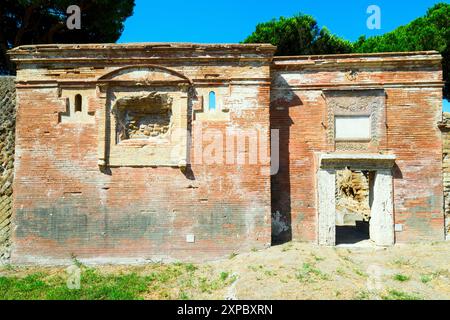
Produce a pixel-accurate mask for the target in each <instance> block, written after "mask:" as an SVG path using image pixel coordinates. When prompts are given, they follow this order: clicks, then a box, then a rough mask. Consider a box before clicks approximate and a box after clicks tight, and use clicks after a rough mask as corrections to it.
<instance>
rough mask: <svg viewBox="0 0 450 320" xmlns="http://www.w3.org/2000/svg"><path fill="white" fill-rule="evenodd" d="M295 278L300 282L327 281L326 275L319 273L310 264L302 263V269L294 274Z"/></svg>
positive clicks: (318, 270)
mask: <svg viewBox="0 0 450 320" xmlns="http://www.w3.org/2000/svg"><path fill="white" fill-rule="evenodd" d="M296 278H297V279H298V280H300V281H301V282H313V281H315V280H329V277H328V275H327V274H325V273H323V272H322V271H320V269H318V268H316V267H315V266H314V265H312V264H310V263H304V264H303V266H302V268H301V269H300V270H299V272H298V273H297V274H296Z"/></svg>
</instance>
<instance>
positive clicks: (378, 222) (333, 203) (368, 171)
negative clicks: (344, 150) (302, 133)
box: [317, 154, 395, 246]
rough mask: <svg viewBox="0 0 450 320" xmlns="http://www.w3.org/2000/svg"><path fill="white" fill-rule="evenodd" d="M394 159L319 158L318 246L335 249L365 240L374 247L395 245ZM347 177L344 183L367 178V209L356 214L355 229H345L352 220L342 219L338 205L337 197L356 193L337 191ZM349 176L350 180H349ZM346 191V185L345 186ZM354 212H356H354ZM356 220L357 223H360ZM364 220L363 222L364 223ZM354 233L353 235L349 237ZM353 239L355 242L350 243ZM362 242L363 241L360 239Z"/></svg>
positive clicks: (360, 156) (361, 156)
mask: <svg viewBox="0 0 450 320" xmlns="http://www.w3.org/2000/svg"><path fill="white" fill-rule="evenodd" d="M394 162H395V156H394V155H381V154H324V155H322V156H321V158H320V168H319V171H318V202H319V210H318V219H317V221H318V242H319V244H320V245H328V246H334V245H336V244H339V242H341V243H342V242H344V243H345V242H350V243H351V242H352V241H355V242H357V240H358V237H360V238H361V237H362V238H364V236H365V237H366V238H368V239H370V240H371V241H373V242H374V243H375V244H376V245H379V246H390V245H393V244H394V216H393V190H392V166H393V165H394ZM342 172H344V173H345V174H347V177H344V180H345V179H347V181H349V179H353V173H358V174H362V175H363V176H364V177H365V178H367V181H366V182H364V183H366V187H367V189H368V193H369V194H368V195H366V196H367V203H366V208H361V209H364V210H358V211H362V212H360V213H359V215H360V219H358V217H353V219H354V220H355V221H354V222H355V223H354V228H350V225H349V226H346V224H350V223H349V221H348V220H351V219H352V218H351V217H350V218H349V217H347V218H348V219H347V221H345V217H343V215H342V212H341V211H340V209H342V203H339V202H338V201H339V200H338V201H337V198H338V197H337V195H339V193H340V192H341V193H345V192H347V193H350V192H355V191H354V190H353V191H349V190H345V188H346V186H344V190H339V189H338V187H337V186H338V184H337V183H336V182H337V179H338V178H339V177H340V176H342ZM349 172H350V174H351V175H352V176H348V175H349ZM347 187H348V185H347ZM355 211H356V210H355ZM357 220H360V221H359V222H358V221H357ZM365 220H366V221H365ZM350 222H351V221H350ZM351 233H353V234H351ZM352 238H354V239H353V240H352ZM361 240H363V239H361Z"/></svg>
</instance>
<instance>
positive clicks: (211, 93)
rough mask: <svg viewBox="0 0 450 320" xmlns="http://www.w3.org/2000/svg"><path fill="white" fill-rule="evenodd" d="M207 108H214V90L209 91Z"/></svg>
mask: <svg viewBox="0 0 450 320" xmlns="http://www.w3.org/2000/svg"><path fill="white" fill-rule="evenodd" d="M209 110H211V111H213V110H216V93H215V92H214V91H211V92H210V93H209Z"/></svg>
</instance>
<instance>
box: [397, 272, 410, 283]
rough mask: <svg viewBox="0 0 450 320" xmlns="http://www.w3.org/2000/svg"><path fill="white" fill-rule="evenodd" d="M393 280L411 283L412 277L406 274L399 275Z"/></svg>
mask: <svg viewBox="0 0 450 320" xmlns="http://www.w3.org/2000/svg"><path fill="white" fill-rule="evenodd" d="M393 279H394V280H396V281H400V282H405V281H409V280H410V279H411V277H410V276H406V275H404V274H400V273H397V274H396V275H394V277H393Z"/></svg>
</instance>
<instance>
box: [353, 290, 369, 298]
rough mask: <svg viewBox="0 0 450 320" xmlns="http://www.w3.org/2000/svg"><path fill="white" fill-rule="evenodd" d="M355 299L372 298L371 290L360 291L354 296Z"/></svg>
mask: <svg viewBox="0 0 450 320" xmlns="http://www.w3.org/2000/svg"><path fill="white" fill-rule="evenodd" d="M354 299H355V300H371V299H370V293H369V291H366V290H362V291H358V292H357V293H356V295H355V297H354Z"/></svg>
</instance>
